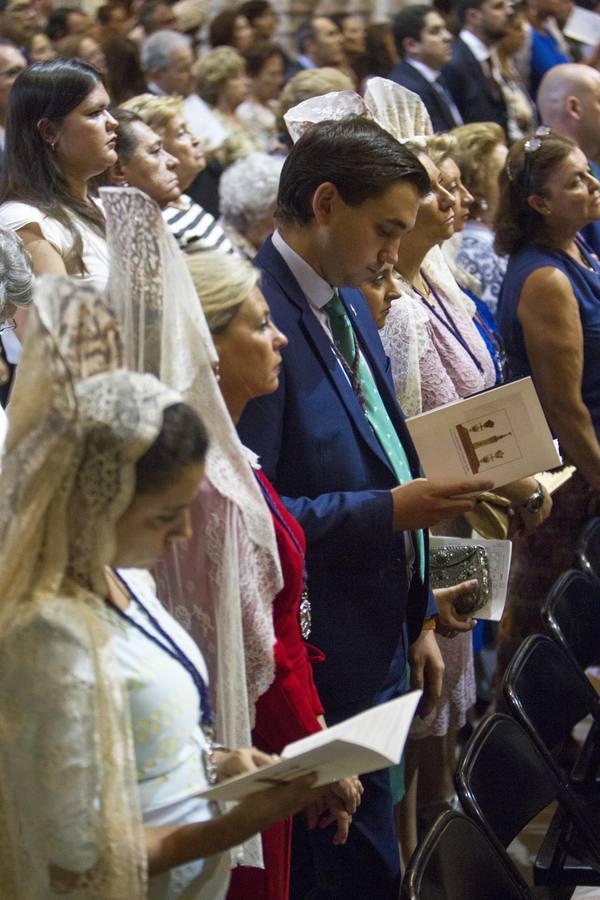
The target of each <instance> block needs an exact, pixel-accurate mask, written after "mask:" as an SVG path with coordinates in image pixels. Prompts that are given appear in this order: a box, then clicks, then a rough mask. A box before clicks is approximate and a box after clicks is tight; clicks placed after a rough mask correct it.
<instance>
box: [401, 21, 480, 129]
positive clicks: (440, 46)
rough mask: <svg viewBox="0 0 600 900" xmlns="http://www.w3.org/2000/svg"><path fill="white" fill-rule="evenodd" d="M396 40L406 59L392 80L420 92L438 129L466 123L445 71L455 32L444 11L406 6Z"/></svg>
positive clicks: (434, 127) (403, 57)
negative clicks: (450, 88) (446, 83)
mask: <svg viewBox="0 0 600 900" xmlns="http://www.w3.org/2000/svg"><path fill="white" fill-rule="evenodd" d="M394 40H395V42H396V49H397V50H398V53H399V55H400V57H401V59H402V62H400V63H398V65H397V66H394V68H393V69H392V71H391V73H390V76H389V77H390V78H391V80H392V81H396V82H397V83H398V84H401V85H402V86H403V87H405V88H408V89H409V91H414V93H415V94H418V95H419V97H420V98H421V100H422V101H423V103H424V104H425V106H426V107H427V112H428V113H429V116H430V118H431V124H432V125H433V130H434V131H449V130H450V129H451V128H454V127H455V126H457V125H462V122H463V120H462V116H461V115H460V112H459V111H458V108H457V106H456V104H455V102H454V100H453V99H452V96H451V94H450V93H449V91H448V88H447V87H446V85H445V84H444V79H443V77H442V74H441V72H442V67H443V66H444V65H445V64H446V63H447V62H448V61H449V59H450V57H451V55H452V35H451V34H450V32H449V31H448V29H447V28H446V24H445V22H444V20H443V19H442V17H441V16H440V14H439V13H438V12H436V10H434V9H432V7H431V6H425V5H421V4H418V5H414V6H406V7H405V8H404V9H403V10H401V11H400V12H399V13H398V15H397V16H396V17H395V18H394Z"/></svg>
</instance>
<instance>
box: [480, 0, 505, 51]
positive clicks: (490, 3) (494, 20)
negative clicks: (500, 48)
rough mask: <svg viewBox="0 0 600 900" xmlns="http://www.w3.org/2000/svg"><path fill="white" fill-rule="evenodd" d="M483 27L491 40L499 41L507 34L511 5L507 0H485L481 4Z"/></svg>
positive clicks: (486, 35)
mask: <svg viewBox="0 0 600 900" xmlns="http://www.w3.org/2000/svg"><path fill="white" fill-rule="evenodd" d="M480 12H481V27H482V31H483V32H484V35H485V37H486V38H487V39H488V40H489V41H499V40H500V38H502V37H504V35H505V34H506V24H507V22H508V14H509V6H508V3H507V2H506V0H484V2H483V3H482V4H481V10H480Z"/></svg>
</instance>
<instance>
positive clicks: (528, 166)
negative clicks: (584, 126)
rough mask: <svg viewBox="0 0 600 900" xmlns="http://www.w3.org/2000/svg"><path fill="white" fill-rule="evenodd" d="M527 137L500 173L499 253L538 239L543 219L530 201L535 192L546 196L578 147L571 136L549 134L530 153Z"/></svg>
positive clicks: (497, 242)
mask: <svg viewBox="0 0 600 900" xmlns="http://www.w3.org/2000/svg"><path fill="white" fill-rule="evenodd" d="M527 140H528V139H526V138H523V139H522V140H520V141H517V142H516V143H515V144H513V146H512V147H511V149H510V152H509V154H508V157H507V159H506V165H505V166H504V169H503V171H502V172H501V173H500V203H499V206H498V212H497V213H496V222H495V230H496V242H495V248H496V252H497V253H500V254H508V253H514V251H515V250H518V249H519V247H523V246H525V245H527V244H536V243H537V242H539V240H540V239H541V237H542V233H543V230H544V219H543V217H542V216H541V215H540V213H538V212H536V210H535V209H532V207H531V206H530V205H529V203H528V200H529V198H530V197H532V196H534V195H536V194H537V195H538V196H540V197H543V196H544V195H545V192H546V185H547V184H548V179H549V178H550V176H551V175H552V173H553V172H554V170H555V169H556V168H557V167H558V166H560V164H561V163H562V162H563V161H564V160H565V159H566V158H567V156H568V155H569V154H570V153H572V152H573V150H575V149H576V147H577V145H576V144H575V142H574V141H572V140H571V139H570V138H567V137H563V135H560V134H548V135H545V136H543V137H541V138H539V141H540V145H539V147H538V149H537V150H533V151H531V152H529V153H528V152H527V151H526V150H525V145H526V144H527ZM529 140H531V138H530V139H529ZM534 140H535V138H534Z"/></svg>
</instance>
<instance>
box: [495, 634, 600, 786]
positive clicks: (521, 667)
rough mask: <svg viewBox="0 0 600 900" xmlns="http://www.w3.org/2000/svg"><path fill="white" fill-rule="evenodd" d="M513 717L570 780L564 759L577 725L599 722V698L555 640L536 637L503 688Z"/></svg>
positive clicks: (526, 645)
mask: <svg viewBox="0 0 600 900" xmlns="http://www.w3.org/2000/svg"><path fill="white" fill-rule="evenodd" d="M503 690H504V695H505V697H506V699H507V702H508V705H509V707H510V709H511V711H512V712H513V713H514V715H515V717H516V718H517V719H518V721H519V722H520V723H521V724H522V725H523V727H524V728H525V730H526V731H527V732H528V733H529V734H530V736H531V737H532V738H533V740H534V742H535V743H537V744H538V748H539V749H541V752H542V754H543V755H547V759H549V761H550V763H551V764H552V765H553V766H554V767H555V769H556V771H557V772H559V773H560V777H561V778H562V779H563V780H564V779H568V773H565V772H564V771H563V770H562V769H561V767H560V764H559V755H560V752H561V750H562V749H563V747H564V745H565V742H566V741H567V739H568V738H569V737H570V735H571V732H572V731H573V728H574V727H575V725H576V724H577V723H578V722H580V721H581V720H582V719H584V718H585V717H586V716H588V715H592V716H593V717H594V718H595V719H596V721H598V722H600V711H599V707H598V702H599V701H598V695H597V694H596V693H595V691H594V689H593V688H592V686H591V684H590V683H589V681H588V680H587V678H586V677H585V675H584V674H583V672H582V671H581V669H580V668H579V667H578V666H577V665H576V664H575V663H574V662H573V660H572V659H571V658H570V657H569V656H568V655H567V654H566V653H565V651H564V650H563V649H562V648H561V647H559V646H558V644H556V643H555V642H554V641H553V640H552V639H551V638H549V637H547V636H546V635H542V634H534V635H531V636H530V637H528V638H526V639H525V640H524V641H523V643H522V644H521V646H520V647H519V649H518V650H517V652H516V653H515V655H514V656H513V658H512V660H511V662H510V664H509V666H508V668H507V670H506V673H505V675H504V682H503Z"/></svg>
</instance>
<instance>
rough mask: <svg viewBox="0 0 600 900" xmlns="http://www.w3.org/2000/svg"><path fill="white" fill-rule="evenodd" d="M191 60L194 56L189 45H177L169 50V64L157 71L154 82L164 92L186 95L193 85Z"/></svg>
mask: <svg viewBox="0 0 600 900" xmlns="http://www.w3.org/2000/svg"><path fill="white" fill-rule="evenodd" d="M193 62H194V56H193V54H192V50H191V47H178V48H177V49H175V50H171V54H170V56H169V66H168V68H166V69H164V71H162V72H159V73H158V75H157V77H156V78H155V80H156V83H157V84H158V86H159V87H160V88H161V90H163V91H164V92H165V94H169V95H176V94H177V95H181V96H182V97H188V96H189V95H190V94H191V92H192V90H193V87H194V78H193V75H192V64H193Z"/></svg>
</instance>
